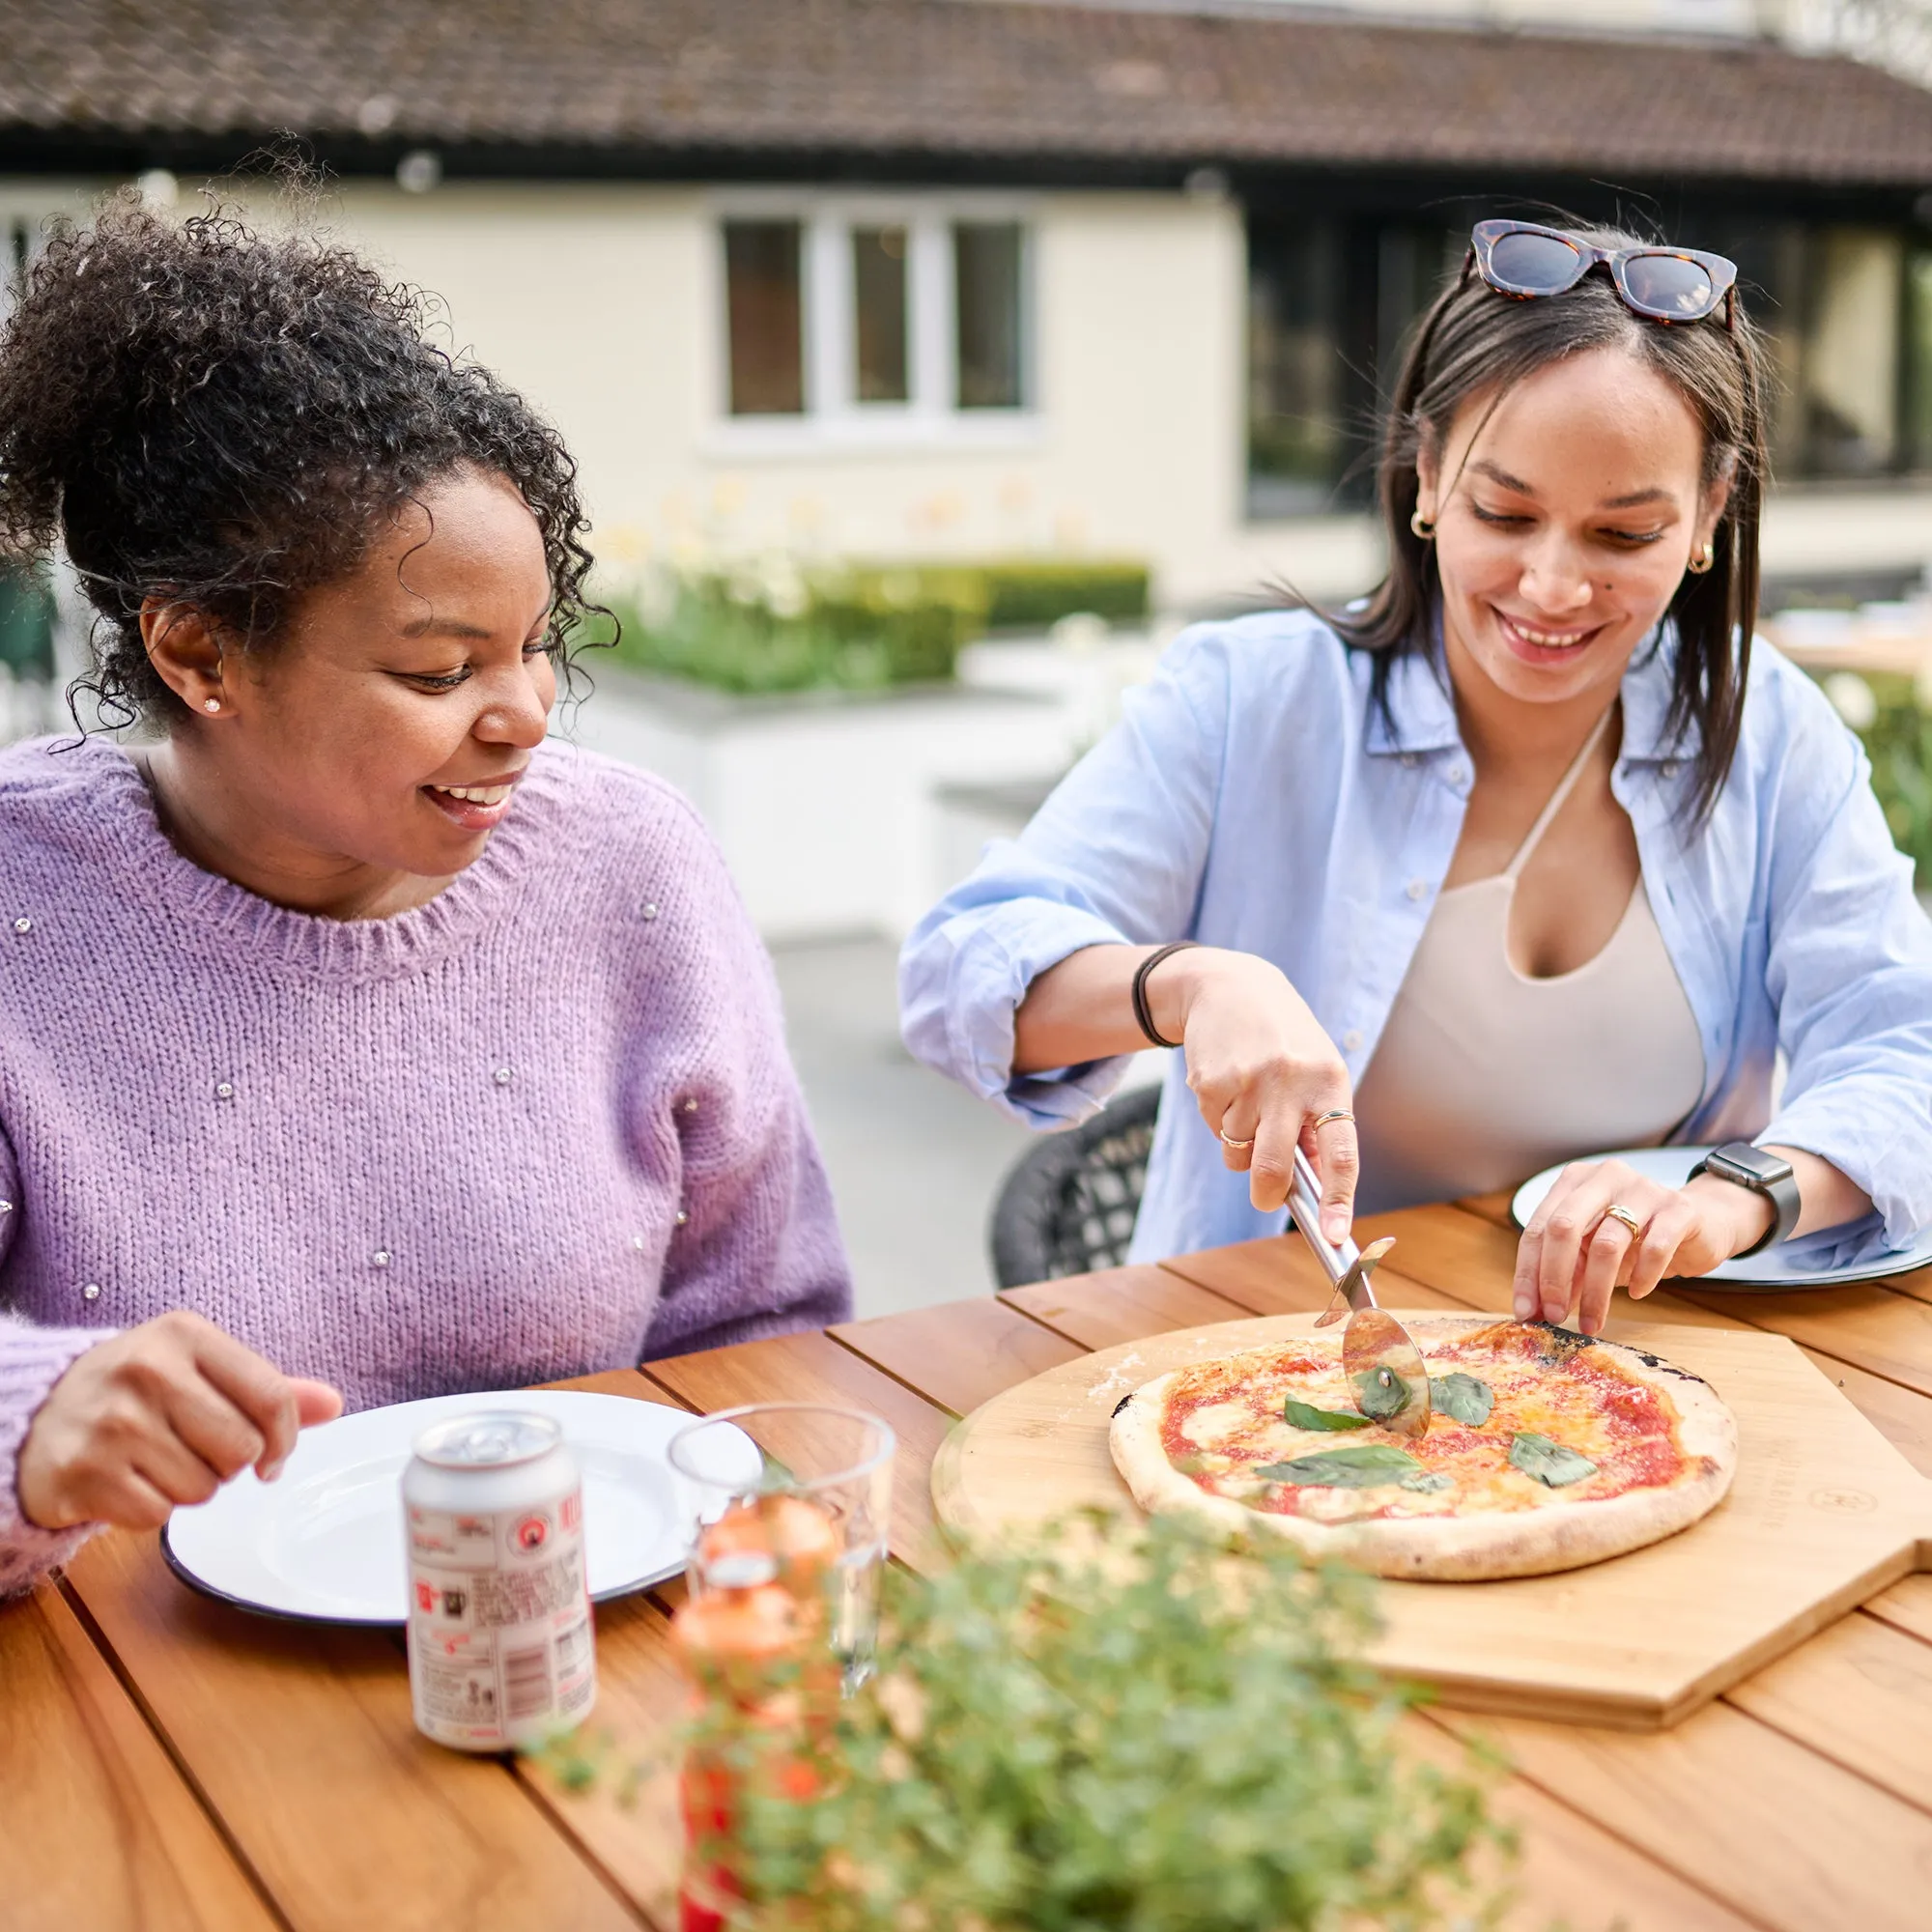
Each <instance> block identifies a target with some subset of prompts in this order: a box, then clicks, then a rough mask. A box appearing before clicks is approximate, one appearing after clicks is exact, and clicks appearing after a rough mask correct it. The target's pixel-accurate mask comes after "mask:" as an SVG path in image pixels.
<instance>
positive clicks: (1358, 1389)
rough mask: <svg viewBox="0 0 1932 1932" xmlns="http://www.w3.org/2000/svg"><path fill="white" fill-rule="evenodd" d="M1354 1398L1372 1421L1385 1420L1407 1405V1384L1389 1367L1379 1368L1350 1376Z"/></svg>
mask: <svg viewBox="0 0 1932 1932" xmlns="http://www.w3.org/2000/svg"><path fill="white" fill-rule="evenodd" d="M1352 1379H1353V1381H1354V1384H1355V1400H1356V1401H1357V1402H1359V1403H1360V1404H1361V1405H1362V1413H1363V1414H1364V1415H1366V1416H1367V1417H1368V1418H1369V1419H1370V1420H1371V1421H1372V1422H1387V1421H1388V1420H1389V1419H1390V1417H1392V1416H1397V1415H1400V1414H1401V1413H1402V1412H1403V1410H1404V1409H1406V1407H1407V1406H1408V1384H1407V1383H1406V1381H1404V1380H1403V1378H1401V1377H1400V1376H1399V1375H1397V1374H1396V1372H1395V1371H1394V1370H1393V1369H1391V1368H1386V1367H1384V1368H1379V1369H1375V1370H1373V1371H1371V1372H1370V1373H1369V1374H1368V1375H1365V1376H1356V1377H1354V1378H1352Z"/></svg>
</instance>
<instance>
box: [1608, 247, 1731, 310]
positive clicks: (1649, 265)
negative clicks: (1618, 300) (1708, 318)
mask: <svg viewBox="0 0 1932 1932" xmlns="http://www.w3.org/2000/svg"><path fill="white" fill-rule="evenodd" d="M1624 288H1625V290H1626V292H1627V293H1628V294H1629V296H1630V298H1631V300H1632V301H1634V302H1635V303H1636V304H1637V306H1638V307H1639V308H1644V309H1648V310H1649V311H1650V313H1651V314H1652V315H1662V316H1674V317H1677V318H1679V319H1681V320H1683V321H1687V322H1694V321H1695V320H1696V319H1697V318H1698V317H1699V316H1704V315H1709V314H1710V313H1711V311H1712V309H1713V308H1714V307H1715V306H1716V305H1717V299H1718V297H1717V291H1716V290H1715V289H1714V288H1712V286H1711V277H1710V275H1709V274H1708V273H1707V272H1706V271H1705V270H1703V269H1702V268H1700V267H1699V266H1698V264H1697V263H1695V262H1687V261H1686V260H1685V259H1684V257H1683V256H1682V255H1637V256H1634V257H1633V258H1632V259H1631V260H1630V261H1628V262H1626V263H1625V264H1624Z"/></svg>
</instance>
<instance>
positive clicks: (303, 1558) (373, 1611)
mask: <svg viewBox="0 0 1932 1932" xmlns="http://www.w3.org/2000/svg"><path fill="white" fill-rule="evenodd" d="M478 1408H522V1409H533V1410H535V1411H536V1412H537V1413H538V1414H541V1415H548V1416H552V1417H554V1419H555V1420H556V1421H557V1422H558V1423H560V1424H561V1425H562V1427H563V1435H564V1440H565V1441H566V1442H568V1443H569V1445H570V1447H571V1449H572V1450H573V1451H574V1452H575V1454H576V1456H577V1461H578V1464H579V1466H580V1467H581V1468H582V1471H583V1539H584V1557H585V1560H586V1562H587V1564H588V1567H589V1572H590V1594H591V1596H592V1597H594V1598H596V1599H598V1600H599V1601H600V1602H601V1601H602V1600H604V1599H605V1598H607V1597H621V1596H625V1595H627V1594H629V1593H630V1592H631V1591H633V1590H641V1589H643V1588H645V1587H646V1586H647V1585H648V1584H651V1583H661V1582H663V1581H664V1580H665V1578H666V1577H674V1576H676V1575H677V1573H678V1572H679V1571H680V1570H682V1569H683V1568H684V1559H685V1525H686V1522H687V1521H688V1518H687V1517H686V1515H685V1512H684V1508H683V1506H682V1505H681V1503H680V1500H679V1497H680V1492H679V1487H678V1479H677V1477H676V1476H675V1475H674V1474H673V1473H672V1470H671V1467H670V1464H669V1463H668V1462H667V1461H666V1459H665V1445H666V1444H667V1443H668V1441H669V1440H670V1438H671V1437H672V1436H673V1435H676V1434H677V1432H678V1431H679V1430H680V1429H682V1428H683V1427H684V1426H685V1425H686V1424H687V1423H689V1422H690V1421H691V1420H692V1419H693V1418H692V1417H691V1416H689V1415H688V1414H686V1413H685V1411H684V1410H683V1409H681V1408H671V1407H669V1406H666V1405H664V1404H662V1403H655V1402H634V1401H632V1400H630V1399H629V1398H628V1397H625V1396H614V1395H585V1394H582V1393H581V1392H579V1391H576V1390H568V1389H520V1390H516V1391H512V1392H509V1393H498V1394H481V1395H444V1396H433V1397H431V1398H430V1399H429V1400H428V1401H426V1402H405V1403H398V1404H397V1405H396V1406H393V1407H390V1408H368V1409H363V1410H362V1411H361V1412H360V1413H359V1414H356V1415H345V1416H343V1417H342V1418H341V1419H340V1420H339V1421H335V1422H327V1423H324V1424H323V1425H322V1426H321V1427H319V1428H316V1429H307V1430H304V1431H303V1432H302V1435H301V1438H300V1440H299V1441H298V1443H297V1444H296V1449H295V1453H294V1454H293V1455H292V1456H291V1457H290V1458H289V1461H288V1466H287V1467H286V1468H285V1469H283V1471H282V1473H281V1475H280V1477H279V1478H278V1479H277V1480H276V1481H274V1482H272V1483H263V1482H259V1481H257V1479H256V1477H255V1473H254V1471H253V1470H252V1469H250V1470H244V1471H243V1472H242V1473H241V1475H240V1476H238V1477H237V1478H236V1479H235V1481H234V1482H232V1483H229V1484H227V1485H226V1486H225V1487H224V1488H223V1489H222V1490H221V1492H220V1493H219V1494H217V1495H215V1496H213V1498H211V1499H210V1500H209V1501H208V1502H205V1503H202V1504H200V1505H199V1506H198V1507H197V1508H194V1509H180V1510H177V1511H176V1512H175V1513H174V1516H173V1518H172V1520H170V1521H169V1523H168V1526H167V1528H166V1529H164V1530H163V1531H162V1532H161V1548H162V1550H163V1552H164V1553H165V1555H166V1556H167V1559H168V1562H169V1564H170V1566H171V1567H172V1568H173V1569H174V1571H175V1572H176V1574H177V1575H178V1576H180V1577H183V1578H184V1579H185V1581H187V1582H189V1583H191V1584H193V1585H194V1586H195V1588H196V1589H199V1590H205V1591H207V1592H208V1594H209V1595H211V1596H214V1597H222V1598H226V1599H227V1600H228V1601H229V1602H230V1603H235V1604H240V1605H242V1607H243V1608H246V1609H251V1610H263V1611H266V1612H268V1613H269V1614H270V1615H273V1616H282V1617H312V1618H317V1619H320V1620H322V1621H325V1622H328V1623H344V1624H400V1623H402V1622H403V1621H404V1614H405V1605H407V1603H408V1601H409V1592H408V1585H407V1581H406V1578H405V1576H404V1565H403V1499H402V1476H403V1468H404V1465H405V1464H406V1463H408V1462H409V1460H410V1452H411V1449H412V1445H413V1444H414V1442H415V1439H416V1437H417V1436H418V1435H421V1434H422V1432H423V1431H424V1430H425V1429H427V1428H428V1427H429V1426H430V1424H431V1423H433V1422H439V1421H440V1420H441V1419H442V1418H443V1417H445V1416H450V1415H462V1414H465V1413H467V1412H468V1411H469V1410H471V1409H478ZM746 1448H747V1450H748V1451H749V1452H750V1454H751V1455H752V1456H753V1458H755V1456H756V1453H757V1452H756V1451H755V1450H754V1449H753V1448H752V1445H751V1443H750V1441H749V1439H748V1440H747V1442H746Z"/></svg>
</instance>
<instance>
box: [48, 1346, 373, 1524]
mask: <svg viewBox="0 0 1932 1932" xmlns="http://www.w3.org/2000/svg"><path fill="white" fill-rule="evenodd" d="M341 1413H342V1397H341V1396H340V1395H339V1394H338V1393H337V1392H336V1391H335V1390H334V1389H332V1388H330V1387H329V1386H328V1385H327V1383H326V1382H313V1381H305V1380H303V1379H302V1378H300V1377H298V1376H285V1375H283V1374H282V1372H281V1371H280V1370H279V1369H277V1368H275V1367H274V1365H273V1364H272V1363H270V1362H266V1361H264V1360H263V1359H262V1357H261V1356H260V1355H258V1354H256V1353H255V1352H254V1350H251V1349H244V1348H243V1347H242V1346H241V1343H240V1342H238V1341H236V1340H235V1338H234V1337H233V1336H232V1335H228V1334H224V1333H223V1332H222V1330H221V1329H219V1328H217V1327H215V1325H214V1324H213V1322H212V1321H204V1320H203V1319H202V1318H201V1317H200V1316H199V1315H190V1314H188V1313H187V1312H186V1311H185V1310H184V1309H177V1310H175V1311H174V1312H173V1313H171V1314H167V1315H161V1316H157V1317H156V1319H155V1320H154V1321H144V1322H143V1323H142V1324H141V1325H140V1327H138V1328H129V1329H128V1331H127V1332H126V1333H125V1334H120V1335H115V1336H112V1337H110V1338H109V1339H108V1340H107V1341H105V1342H99V1343H97V1344H96V1345H95V1346H94V1347H93V1348H91V1349H89V1350H87V1351H86V1352H85V1353H84V1354H81V1355H78V1356H76V1357H75V1358H74V1360H73V1362H72V1364H71V1366H70V1367H69V1369H68V1371H67V1373H66V1374H65V1375H64V1376H62V1377H61V1378H60V1380H59V1381H57V1382H56V1383H55V1384H54V1386H53V1388H52V1390H51V1391H50V1392H49V1394H48V1396H47V1398H46V1400H45V1401H44V1402H43V1404H42V1405H41V1406H40V1408H39V1409H38V1410H37V1411H36V1413H35V1415H34V1419H33V1422H32V1424H31V1425H30V1426H29V1428H28V1430H27V1435H26V1440H25V1441H24V1442H22V1443H21V1445H20V1453H19V1456H18V1459H17V1462H16V1486H17V1488H18V1490H19V1496H20V1508H21V1510H22V1511H23V1512H24V1514H25V1516H26V1518H27V1520H28V1521H29V1522H32V1523H34V1524H36V1525H38V1526H39V1527H40V1528H42V1529H68V1528H71V1527H72V1526H73V1525H74V1524H76V1523H82V1522H107V1523H113V1524H114V1525H115V1526H116V1527H118V1528H121V1529H158V1528H159V1527H160V1526H161V1525H162V1524H163V1523H164V1522H166V1521H167V1520H168V1518H169V1516H170V1515H171V1514H172V1512H173V1511H174V1510H175V1509H176V1508H177V1507H178V1506H179V1505H181V1504H184V1503H205V1502H206V1501H207V1500H208V1499H209V1497H210V1496H212V1495H213V1493H214V1492H215V1491H216V1490H218V1489H219V1488H220V1487H221V1485H222V1484H223V1483H225V1482H227V1481H228V1479H229V1478H230V1477H231V1476H236V1475H239V1474H240V1473H241V1471H242V1470H243V1469H245V1468H247V1467H248V1466H249V1465H250V1464H251V1463H252V1464H253V1465H254V1469H255V1473H256V1474H257V1475H258V1476H260V1477H261V1478H262V1480H263V1481H264V1482H272V1481H273V1480H274V1479H275V1477H276V1476H278V1475H279V1474H280V1473H281V1469H282V1464H283V1463H286V1462H287V1461H288V1459H289V1452H290V1451H291V1450H292V1449H294V1447H295V1445H296V1436H297V1435H298V1433H299V1432H300V1431H301V1430H303V1429H306V1428H307V1427H309V1425H310V1424H312V1423H317V1422H327V1421H330V1420H332V1419H333V1418H334V1417H335V1416H337V1415H340V1414H341Z"/></svg>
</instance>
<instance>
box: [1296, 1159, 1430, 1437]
mask: <svg viewBox="0 0 1932 1932" xmlns="http://www.w3.org/2000/svg"><path fill="white" fill-rule="evenodd" d="M1288 1211H1289V1213H1290V1214H1291V1215H1293V1219H1294V1225H1295V1226H1296V1227H1297V1228H1299V1229H1300V1230H1301V1235H1302V1238H1303V1239H1304V1240H1305V1241H1306V1242H1307V1243H1308V1245H1309V1246H1310V1247H1311V1248H1313V1249H1314V1250H1315V1259H1316V1260H1317V1261H1319V1262H1320V1263H1321V1268H1322V1272H1323V1273H1325V1274H1326V1275H1327V1277H1328V1279H1329V1280H1330V1281H1332V1282H1333V1283H1334V1284H1335V1300H1334V1303H1333V1304H1332V1305H1331V1306H1330V1308H1329V1309H1328V1312H1327V1313H1326V1314H1325V1315H1323V1316H1322V1317H1321V1320H1320V1321H1317V1322H1316V1324H1315V1325H1316V1326H1317V1327H1318V1328H1326V1327H1327V1326H1328V1325H1329V1323H1330V1322H1333V1321H1340V1320H1341V1319H1342V1316H1343V1314H1344V1312H1346V1313H1347V1315H1348V1317H1349V1325H1348V1326H1347V1327H1346V1328H1344V1329H1343V1330H1342V1368H1343V1372H1344V1373H1345V1374H1346V1375H1347V1376H1348V1378H1349V1382H1350V1386H1351V1387H1352V1388H1353V1389H1354V1391H1355V1402H1356V1404H1357V1406H1359V1407H1360V1409H1361V1411H1362V1413H1363V1414H1364V1415H1366V1416H1370V1417H1372V1418H1373V1419H1374V1420H1375V1421H1377V1422H1378V1423H1380V1424H1381V1426H1382V1427H1383V1428H1384V1429H1392V1430H1394V1431H1395V1433H1396V1434H1397V1435H1421V1434H1422V1432H1423V1431H1424V1430H1425V1429H1427V1428H1428V1427H1429V1371H1428V1369H1427V1368H1426V1367H1424V1365H1423V1360H1422V1350H1420V1349H1418V1348H1417V1347H1416V1346H1415V1340H1414V1337H1413V1336H1411V1335H1410V1334H1409V1332H1408V1330H1407V1329H1406V1328H1405V1327H1404V1326H1403V1325H1402V1323H1401V1322H1400V1321H1397V1320H1396V1319H1395V1317H1394V1316H1393V1315H1391V1314H1389V1312H1388V1311H1387V1310H1386V1309H1385V1308H1381V1307H1379V1306H1378V1305H1377V1302H1376V1292H1375V1290H1374V1289H1373V1288H1371V1287H1370V1286H1369V1277H1370V1276H1371V1275H1372V1274H1374V1273H1375V1271H1376V1264H1377V1263H1378V1262H1379V1261H1380V1260H1381V1258H1382V1257H1383V1256H1384V1255H1385V1254H1387V1253H1388V1251H1389V1250H1390V1249H1391V1248H1392V1247H1394V1246H1395V1236H1393V1235H1384V1236H1382V1238H1381V1239H1380V1240H1379V1241H1371V1242H1370V1243H1369V1245H1368V1246H1367V1247H1366V1248H1358V1247H1356V1245H1355V1242H1354V1237H1353V1236H1343V1238H1342V1240H1341V1242H1340V1243H1339V1244H1338V1245H1332V1246H1331V1245H1330V1243H1329V1242H1328V1240H1327V1238H1326V1237H1325V1236H1323V1235H1322V1233H1321V1180H1320V1179H1318V1178H1317V1176H1316V1173H1315V1169H1314V1167H1313V1166H1312V1165H1311V1164H1310V1162H1309V1158H1308V1156H1307V1155H1306V1154H1305V1153H1303V1152H1302V1151H1301V1149H1300V1148H1299V1147H1297V1148H1296V1149H1295V1150H1294V1175H1293V1183H1292V1184H1291V1186H1290V1188H1289V1190H1288Z"/></svg>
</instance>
